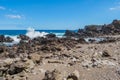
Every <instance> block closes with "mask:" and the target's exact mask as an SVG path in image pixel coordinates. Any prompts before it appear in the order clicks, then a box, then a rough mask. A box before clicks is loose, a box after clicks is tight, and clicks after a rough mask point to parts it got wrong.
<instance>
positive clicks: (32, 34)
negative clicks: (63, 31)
mask: <svg viewBox="0 0 120 80" xmlns="http://www.w3.org/2000/svg"><path fill="white" fill-rule="evenodd" d="M47 34H48V33H46V32H39V31H35V29H33V28H28V31H27V33H26V36H28V37H30V38H31V39H33V38H36V37H45V35H47Z"/></svg>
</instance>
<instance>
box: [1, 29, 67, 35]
mask: <svg viewBox="0 0 120 80" xmlns="http://www.w3.org/2000/svg"><path fill="white" fill-rule="evenodd" d="M35 31H38V32H45V33H53V34H56V36H63V35H64V33H65V31H66V30H35ZM27 32H28V30H0V35H11V36H16V35H20V34H24V35H25V34H26V33H27Z"/></svg>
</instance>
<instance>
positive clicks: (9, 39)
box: [5, 37, 14, 42]
mask: <svg viewBox="0 0 120 80" xmlns="http://www.w3.org/2000/svg"><path fill="white" fill-rule="evenodd" d="M12 41H14V40H13V39H12V38H10V37H6V38H5V42H12Z"/></svg>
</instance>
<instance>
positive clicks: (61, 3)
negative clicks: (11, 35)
mask: <svg viewBox="0 0 120 80" xmlns="http://www.w3.org/2000/svg"><path fill="white" fill-rule="evenodd" d="M113 19H120V0H0V29H27V28H28V27H32V28H35V29H78V28H83V27H84V26H85V25H88V24H104V23H110V22H111V21H112V20H113Z"/></svg>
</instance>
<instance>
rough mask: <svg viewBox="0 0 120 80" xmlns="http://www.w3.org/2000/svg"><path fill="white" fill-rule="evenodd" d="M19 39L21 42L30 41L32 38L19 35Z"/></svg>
mask: <svg viewBox="0 0 120 80" xmlns="http://www.w3.org/2000/svg"><path fill="white" fill-rule="evenodd" d="M19 38H20V39H21V40H29V39H30V38H29V37H28V36H26V35H22V34H21V35H19Z"/></svg>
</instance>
